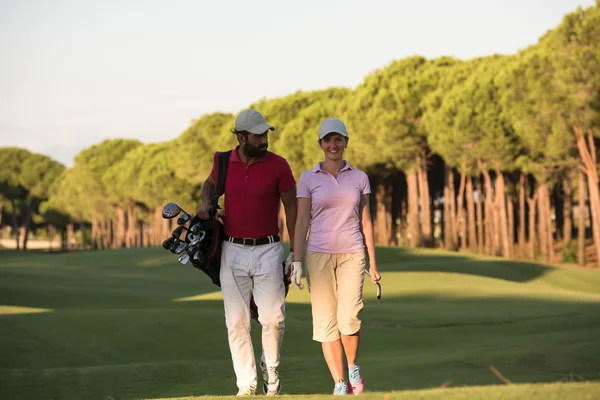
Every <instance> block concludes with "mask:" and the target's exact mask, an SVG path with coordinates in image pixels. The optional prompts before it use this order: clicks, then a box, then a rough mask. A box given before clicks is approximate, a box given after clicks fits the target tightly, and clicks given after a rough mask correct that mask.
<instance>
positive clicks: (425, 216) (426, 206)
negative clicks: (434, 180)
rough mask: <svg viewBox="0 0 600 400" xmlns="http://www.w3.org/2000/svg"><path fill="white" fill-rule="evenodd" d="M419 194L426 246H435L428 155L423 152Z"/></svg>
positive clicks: (419, 174) (419, 171) (419, 176)
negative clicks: (428, 176)
mask: <svg viewBox="0 0 600 400" xmlns="http://www.w3.org/2000/svg"><path fill="white" fill-rule="evenodd" d="M418 164H419V168H418V170H417V172H418V180H419V196H420V198H421V226H422V228H423V241H424V245H425V247H433V229H432V226H431V198H430V196H429V180H428V178H427V156H426V155H425V153H424V152H423V153H421V155H420V157H419V160H418Z"/></svg>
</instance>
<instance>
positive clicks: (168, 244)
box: [162, 236, 175, 250]
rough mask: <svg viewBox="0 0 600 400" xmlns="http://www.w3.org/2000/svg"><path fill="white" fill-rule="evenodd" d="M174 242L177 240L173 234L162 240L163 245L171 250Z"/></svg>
mask: <svg viewBox="0 0 600 400" xmlns="http://www.w3.org/2000/svg"><path fill="white" fill-rule="evenodd" d="M174 242H175V238H174V237H172V236H171V237H170V238H167V239H166V240H165V241H164V242H162V247H163V248H164V249H165V250H169V249H170V248H171V246H172V245H173V243H174Z"/></svg>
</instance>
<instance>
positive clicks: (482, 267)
mask: <svg viewBox="0 0 600 400" xmlns="http://www.w3.org/2000/svg"><path fill="white" fill-rule="evenodd" d="M480 257H481V256H478V255H475V254H464V253H450V252H447V251H441V250H423V249H419V250H411V249H403V248H396V247H382V248H378V249H377V264H378V266H379V267H380V269H381V270H382V271H404V272H453V273H459V274H469V275H477V276H482V277H488V278H496V279H503V280H506V281H512V282H521V283H523V282H529V281H532V280H534V279H537V278H539V277H541V276H543V275H544V274H545V273H547V272H549V271H551V270H553V269H554V267H552V266H548V265H544V264H536V263H530V262H525V261H514V260H508V259H506V260H505V259H501V258H492V257H487V258H480Z"/></svg>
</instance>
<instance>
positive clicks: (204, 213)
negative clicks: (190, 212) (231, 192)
mask: <svg viewBox="0 0 600 400" xmlns="http://www.w3.org/2000/svg"><path fill="white" fill-rule="evenodd" d="M215 190H217V184H216V182H215V180H214V179H213V177H212V176H211V175H209V176H208V178H206V180H205V181H204V184H203V185H202V193H201V194H200V198H201V199H202V204H201V205H200V206H199V207H198V209H197V210H196V214H197V215H198V218H200V219H202V220H207V219H210V215H209V211H210V208H211V207H212V198H213V195H214V194H215Z"/></svg>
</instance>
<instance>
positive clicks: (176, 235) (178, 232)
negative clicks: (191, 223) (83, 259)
mask: <svg viewBox="0 0 600 400" xmlns="http://www.w3.org/2000/svg"><path fill="white" fill-rule="evenodd" d="M184 229H185V227H183V226H181V225H180V226H178V227H177V228H175V229H173V233H172V236H173V237H174V238H175V239H179V238H180V237H181V234H182V233H183V230H184Z"/></svg>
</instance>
